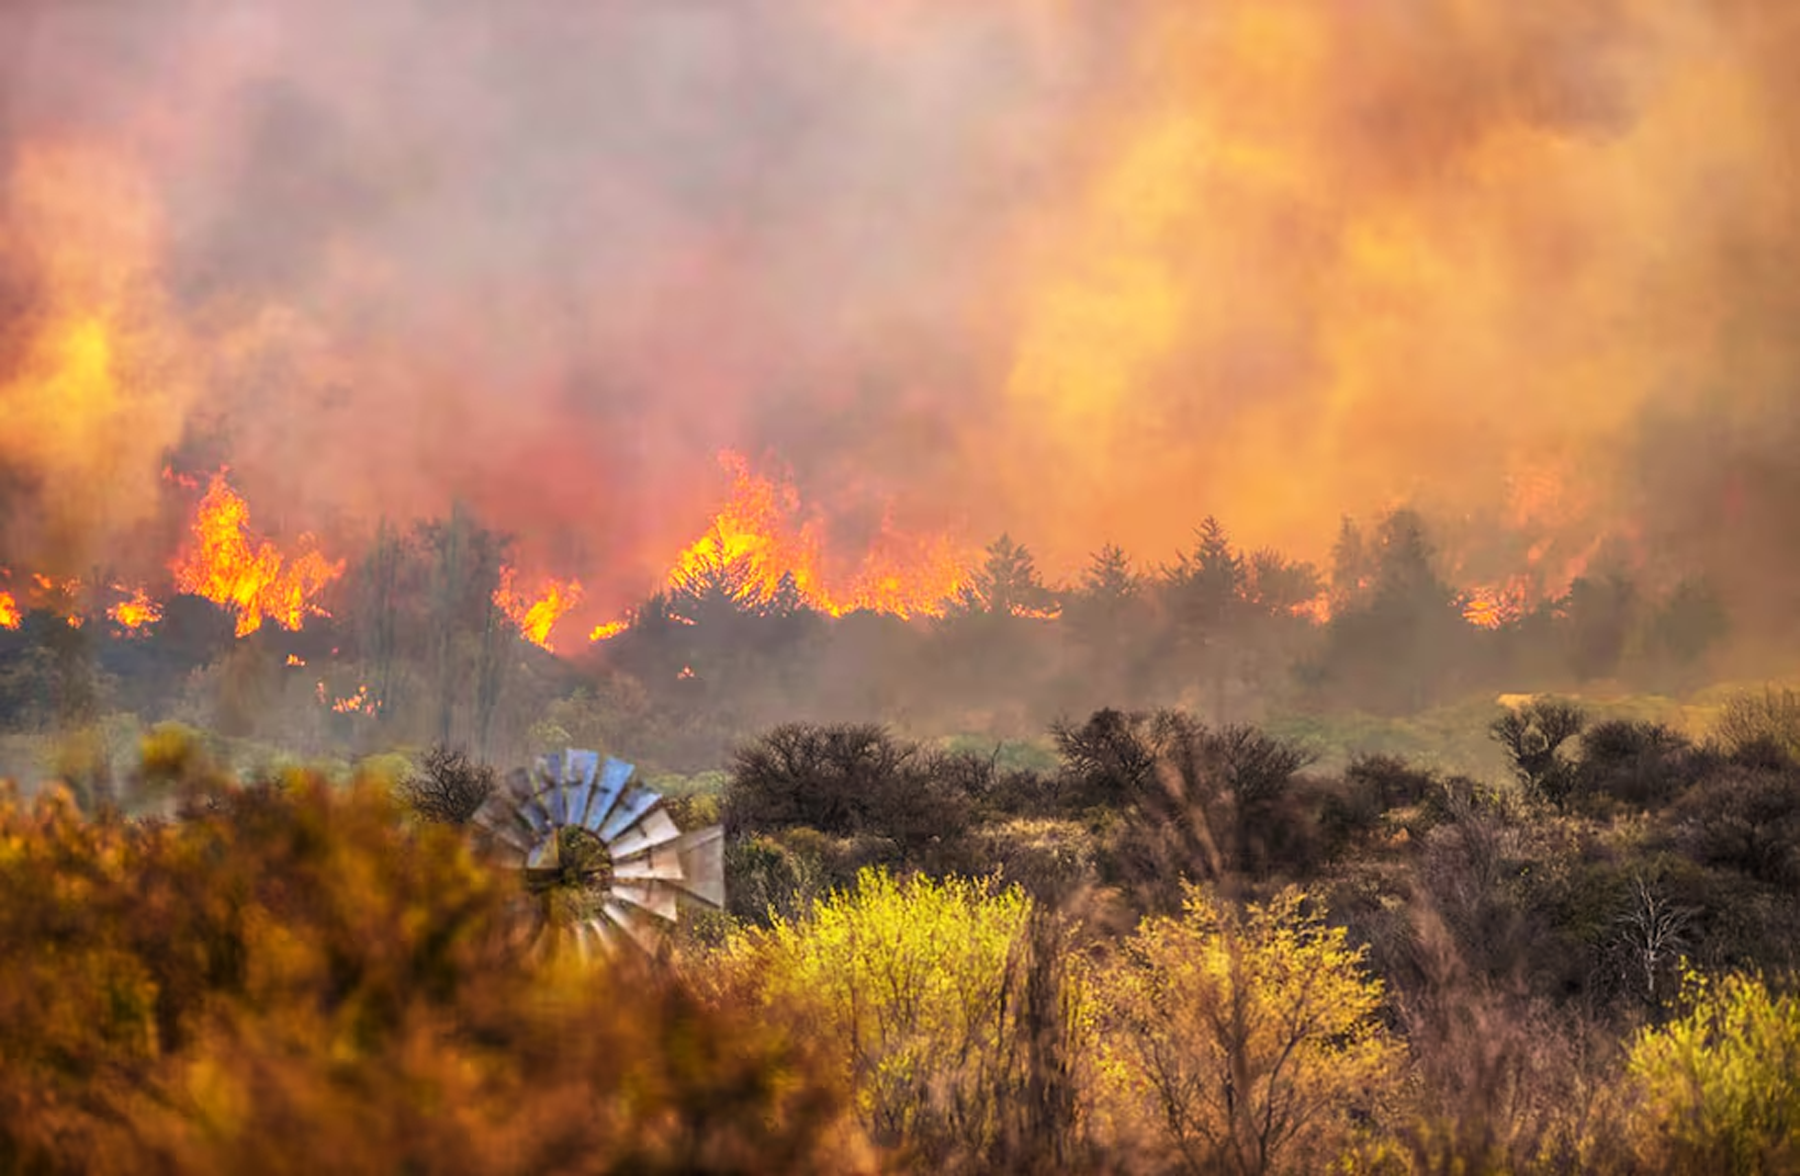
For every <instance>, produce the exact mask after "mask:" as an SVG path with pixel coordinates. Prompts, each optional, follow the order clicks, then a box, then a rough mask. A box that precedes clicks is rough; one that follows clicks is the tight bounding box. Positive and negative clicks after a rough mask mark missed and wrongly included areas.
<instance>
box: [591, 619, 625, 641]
mask: <svg viewBox="0 0 1800 1176" xmlns="http://www.w3.org/2000/svg"><path fill="white" fill-rule="evenodd" d="M629 628H631V622H629V621H607V622H606V623H605V624H603V625H595V626H594V631H593V632H592V633H589V634H588V640H589V641H610V640H612V639H613V638H614V637H617V636H618V635H619V634H620V633H623V632H624V631H625V630H627V629H629Z"/></svg>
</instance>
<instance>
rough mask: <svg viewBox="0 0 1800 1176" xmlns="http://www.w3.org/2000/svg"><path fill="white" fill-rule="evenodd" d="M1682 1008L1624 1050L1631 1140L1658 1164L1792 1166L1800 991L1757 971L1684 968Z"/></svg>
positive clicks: (1797, 1155)
mask: <svg viewBox="0 0 1800 1176" xmlns="http://www.w3.org/2000/svg"><path fill="white" fill-rule="evenodd" d="M1683 1002H1684V1004H1685V1005H1686V1007H1687V1011H1686V1013H1685V1014H1684V1015H1682V1016H1680V1017H1678V1018H1677V1019H1675V1020H1673V1021H1671V1022H1669V1023H1668V1024H1666V1025H1663V1026H1661V1027H1658V1028H1651V1029H1646V1030H1644V1031H1643V1032H1642V1033H1641V1034H1640V1035H1639V1036H1638V1038H1637V1040H1636V1041H1635V1042H1634V1043H1633V1046H1632V1049H1631V1060H1630V1072H1631V1075H1632V1077H1633V1078H1635V1079H1636V1080H1637V1082H1638V1083H1639V1084H1640V1095H1641V1098H1642V1108H1641V1112H1640V1121H1639V1123H1638V1125H1637V1128H1638V1129H1637V1139H1638V1142H1639V1145H1640V1148H1641V1149H1642V1152H1643V1154H1644V1159H1645V1162H1646V1163H1647V1164H1648V1165H1649V1166H1651V1167H1655V1168H1665V1169H1668V1170H1685V1171H1693V1172H1702V1171H1705V1172H1733V1173H1738V1172H1789V1171H1793V1170H1794V1169H1795V1167H1796V1166H1797V1165H1800V998H1796V997H1795V996H1793V995H1791V994H1777V993H1774V992H1771V991H1770V990H1769V988H1768V986H1767V985H1766V984H1764V983H1763V982H1762V981H1761V980H1760V979H1757V978H1754V977H1748V976H1728V977H1726V978H1724V979H1722V980H1718V981H1712V980H1708V979H1706V978H1704V977H1699V976H1694V975H1690V976H1689V977H1688V979H1687V983H1686V985H1685V987H1684V991H1683Z"/></svg>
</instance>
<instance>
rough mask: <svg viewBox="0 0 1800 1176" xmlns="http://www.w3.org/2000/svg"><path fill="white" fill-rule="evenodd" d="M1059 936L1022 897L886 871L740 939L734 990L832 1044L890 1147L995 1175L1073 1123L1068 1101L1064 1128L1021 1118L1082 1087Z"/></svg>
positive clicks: (728, 978)
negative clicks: (1027, 1139) (1035, 1105)
mask: <svg viewBox="0 0 1800 1176" xmlns="http://www.w3.org/2000/svg"><path fill="white" fill-rule="evenodd" d="M1048 938H1049V937H1048V936H1047V935H1046V934H1044V933H1043V932H1042V930H1041V928H1040V929H1039V931H1038V933H1037V934H1036V935H1035V936H1034V934H1033V917H1032V911H1031V907H1030V904H1029V903H1028V901H1027V900H1026V898H1025V896H1024V895H1023V893H1021V892H1020V891H1019V890H1018V889H1016V888H1012V889H1005V890H1000V889H996V888H994V887H992V886H991V885H988V884H984V883H982V882H977V881H970V880H966V879H951V880H947V881H933V880H931V879H929V878H924V877H915V878H911V879H908V880H905V881H896V880H895V879H893V878H892V877H890V876H888V875H887V874H885V873H883V872H881V871H878V870H872V869H871V870H864V871H863V872H862V873H861V874H860V875H859V877H858V880H857V885H856V887H855V889H854V890H851V891H848V892H839V893H834V894H832V895H830V896H828V897H826V898H823V899H821V900H820V901H819V902H818V903H817V904H816V905H815V906H814V908H813V911H812V913H811V915H810V916H809V917H807V918H804V919H800V920H782V919H778V920H777V921H776V922H775V924H774V925H773V926H772V927H771V928H769V929H767V930H766V931H756V930H743V931H740V932H738V933H737V934H736V935H734V936H733V937H732V938H731V940H730V941H729V943H728V944H727V945H726V948H725V949H724V951H723V952H722V953H721V956H720V957H719V962H720V964H721V967H722V969H723V971H722V980H723V982H724V983H727V984H737V985H740V986H741V991H745V992H747V993H748V994H749V995H750V998H751V999H754V1000H756V1001H758V1002H759V1003H761V1004H762V1005H763V1007H764V1008H766V1009H768V1010H769V1011H770V1013H771V1015H772V1016H774V1017H775V1018H777V1019H780V1020H785V1021H786V1022H787V1023H788V1024H789V1025H790V1026H792V1027H793V1030H794V1032H796V1033H798V1034H804V1035H806V1036H809V1037H811V1038H814V1039H815V1040H818V1041H819V1042H820V1043H821V1044H822V1045H823V1047H824V1048H825V1049H826V1051H827V1052H828V1054H829V1055H830V1056H831V1057H832V1058H833V1059H834V1060H835V1062H836V1064H837V1065H838V1067H839V1068H840V1072H841V1074H842V1076H843V1078H844V1080H845V1081H847V1082H849V1083H851V1084H852V1086H853V1087H854V1089H855V1092H856V1093H855V1100H856V1109H857V1113H858V1116H859V1118H860V1120H861V1121H862V1123H863V1125H864V1127H865V1128H866V1129H867V1130H868V1132H869V1134H870V1136H871V1137H872V1138H873V1139H874V1140H876V1142H878V1143H879V1144H881V1145H882V1146H884V1147H889V1148H895V1149H902V1150H904V1152H905V1153H906V1154H907V1155H908V1157H909V1159H910V1161H911V1162H913V1163H917V1164H921V1165H924V1164H929V1165H933V1166H943V1165H947V1164H957V1163H960V1164H964V1165H980V1164H984V1163H985V1164H995V1163H998V1162H1000V1160H999V1157H1000V1156H1002V1155H1003V1154H1004V1155H1007V1156H1016V1155H1017V1148H1018V1147H1019V1146H1020V1145H1021V1141H1020V1140H1019V1138H1018V1137H1019V1135H1020V1134H1021V1132H1022V1131H1023V1132H1024V1133H1026V1134H1030V1133H1033V1132H1035V1133H1036V1134H1037V1135H1039V1136H1041V1135H1042V1134H1043V1133H1044V1132H1045V1131H1047V1130H1066V1129H1067V1128H1068V1127H1069V1126H1070V1124H1069V1117H1070V1116H1071V1115H1072V1113H1073V1112H1072V1108H1070V1107H1069V1106H1068V1105H1067V1104H1066V1102H1065V1103H1064V1104H1063V1106H1062V1108H1061V1112H1060V1116H1059V1115H1058V1114H1051V1115H1050V1116H1049V1119H1051V1120H1054V1123H1053V1124H1052V1125H1050V1126H1048V1127H1047V1126H1046V1125H1045V1121H1044V1120H1043V1119H1040V1120H1038V1121H1036V1122H1035V1125H1034V1126H1033V1127H1032V1128H1031V1130H1030V1131H1024V1129H1023V1128H1021V1127H1020V1123H1019V1120H1018V1119H1017V1118H1015V1116H1018V1115H1021V1114H1026V1113H1028V1110H1029V1107H1030V1105H1031V1094H1032V1093H1033V1092H1036V1093H1038V1094H1040V1095H1042V1096H1043V1098H1044V1099H1048V1100H1054V1099H1056V1098H1057V1097H1058V1095H1059V1092H1058V1091H1049V1090H1047V1089H1046V1086H1047V1083H1046V1082H1045V1075H1044V1071H1045V1070H1046V1069H1054V1070H1056V1072H1057V1074H1058V1075H1066V1073H1067V1068H1068V1066H1069V1065H1070V1064H1072V1062H1073V1054H1074V1053H1075V1052H1076V1051H1075V1049H1074V1047H1072V1046H1071V1044H1070V1042H1069V1040H1068V1039H1069V1036H1070V1033H1069V1026H1070V1023H1071V1022H1074V1021H1078V1020H1079V1018H1080V1002H1081V991H1080V986H1079V983H1078V978H1076V977H1072V976H1068V975H1066V974H1065V973H1064V971H1062V970H1061V969H1062V967H1063V965H1064V964H1066V961H1065V960H1062V959H1053V958H1050V957H1051V956H1052V955H1053V954H1054V953H1053V952H1052V951H1050V950H1047V949H1044V948H1043V945H1044V944H1045V942H1046V941H1047V940H1048ZM1034 945H1035V946H1036V947H1037V948H1038V949H1039V950H1038V954H1037V955H1036V956H1035V957H1034ZM1034 963H1035V965H1036V967H1035V968H1034ZM1034 979H1035V981H1036V983H1035V986H1034V984H1033V980H1034ZM1048 1058H1054V1062H1051V1061H1047V1059H1048ZM1060 1093H1061V1094H1063V1095H1066V1093H1067V1088H1066V1086H1065V1087H1062V1088H1061V1089H1060ZM1035 1143H1037V1144H1039V1145H1046V1146H1047V1145H1048V1143H1049V1141H1045V1140H1043V1139H1041V1138H1039V1139H1037V1140H1036V1141H1035Z"/></svg>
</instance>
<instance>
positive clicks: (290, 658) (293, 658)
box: [287, 653, 306, 666]
mask: <svg viewBox="0 0 1800 1176" xmlns="http://www.w3.org/2000/svg"><path fill="white" fill-rule="evenodd" d="M287 664H288V665H290V666H303V665H305V664H306V659H305V658H303V657H301V656H300V655H299V654H297V653H290V654H288V655H287Z"/></svg>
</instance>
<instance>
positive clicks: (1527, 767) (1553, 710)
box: [1488, 698, 1587, 808]
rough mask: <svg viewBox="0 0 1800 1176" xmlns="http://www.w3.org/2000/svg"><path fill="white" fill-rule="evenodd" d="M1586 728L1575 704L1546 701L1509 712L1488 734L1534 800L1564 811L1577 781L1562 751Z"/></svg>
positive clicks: (1573, 770) (1572, 765) (1583, 717)
mask: <svg viewBox="0 0 1800 1176" xmlns="http://www.w3.org/2000/svg"><path fill="white" fill-rule="evenodd" d="M1586 725H1587V714H1586V713H1585V712H1584V711H1583V710H1582V709H1581V708H1580V707H1578V706H1576V705H1575V704H1574V703H1572V702H1565V701H1563V700H1561V699H1556V698H1544V699H1538V700H1536V701H1533V702H1529V703H1527V704H1525V705H1524V706H1521V707H1519V708H1517V709H1516V710H1509V711H1507V712H1506V713H1505V714H1503V715H1501V716H1500V717H1499V718H1497V719H1495V720H1494V721H1493V723H1492V724H1491V725H1489V727H1488V732H1489V733H1490V734H1491V735H1492V736H1493V737H1494V739H1495V741H1496V742H1498V743H1499V744H1500V746H1501V747H1502V748H1504V749H1505V751H1506V756H1507V759H1509V760H1510V761H1511V762H1512V768H1513V772H1514V774H1516V775H1517V776H1518V777H1519V782H1520V783H1522V784H1524V785H1525V787H1526V788H1527V789H1528V790H1529V791H1530V792H1531V793H1532V794H1533V795H1534V796H1537V797H1540V798H1542V799H1544V800H1548V801H1550V802H1551V803H1552V804H1554V805H1556V807H1558V808H1564V807H1566V806H1567V805H1568V803H1569V799H1570V796H1571V794H1572V793H1573V791H1574V788H1575V785H1576V782H1577V778H1578V777H1577V773H1576V770H1575V765H1574V763H1573V762H1571V761H1570V760H1569V759H1567V758H1565V757H1564V756H1563V754H1562V750H1561V749H1562V746H1563V745H1564V744H1565V743H1567V742H1568V741H1569V740H1571V739H1574V738H1575V737H1576V736H1578V735H1580V734H1581V730H1582V728H1583V727H1585V726H1586Z"/></svg>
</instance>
